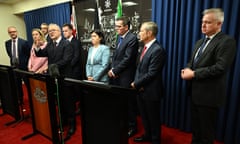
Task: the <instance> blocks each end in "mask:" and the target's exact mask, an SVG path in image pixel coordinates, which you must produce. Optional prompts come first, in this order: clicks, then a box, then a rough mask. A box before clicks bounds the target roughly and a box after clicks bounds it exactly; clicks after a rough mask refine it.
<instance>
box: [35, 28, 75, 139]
mask: <svg viewBox="0 0 240 144" xmlns="http://www.w3.org/2000/svg"><path fill="white" fill-rule="evenodd" d="M48 32H49V36H50V38H51V41H50V42H49V43H48V44H47V46H46V48H45V49H40V48H35V53H36V56H40V57H48V71H49V72H50V73H53V75H55V74H54V73H55V72H57V71H56V70H51V68H54V67H57V69H58V70H59V73H60V75H62V76H64V77H71V76H72V66H71V61H72V57H73V48H72V45H71V44H70V42H69V41H67V40H65V39H63V38H62V36H61V29H60V27H59V26H58V25H57V24H49V27H48ZM54 71H55V72H54ZM56 75H57V73H56ZM68 86H69V84H67V83H64V85H63V89H60V92H62V95H60V106H61V116H62V120H63V124H67V121H69V120H70V119H71V120H73V119H74V118H73V116H74V111H73V112H71V110H69V108H71V107H72V106H71V104H72V103H70V102H71V97H69V96H68V94H67V91H66V90H67V88H68ZM68 124H69V123H68ZM69 130H70V129H69ZM74 132H75V127H74V128H73V129H72V131H71V132H70V131H68V133H67V137H66V138H65V139H69V135H70V136H71V135H72V134H73V133H74Z"/></svg>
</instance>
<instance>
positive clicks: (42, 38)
mask: <svg viewBox="0 0 240 144" xmlns="http://www.w3.org/2000/svg"><path fill="white" fill-rule="evenodd" d="M34 31H36V32H38V33H39V35H40V40H41V41H44V42H46V41H47V40H46V38H45V36H44V34H43V32H42V31H41V30H40V29H39V28H34V29H32V32H34Z"/></svg>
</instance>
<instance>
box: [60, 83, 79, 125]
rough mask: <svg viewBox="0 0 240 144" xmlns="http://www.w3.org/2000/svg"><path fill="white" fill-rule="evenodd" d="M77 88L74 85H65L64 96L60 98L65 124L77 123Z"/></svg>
mask: <svg viewBox="0 0 240 144" xmlns="http://www.w3.org/2000/svg"><path fill="white" fill-rule="evenodd" d="M75 97H76V93H75V87H74V85H72V84H64V87H63V91H62V95H61V96H60V106H61V115H62V119H63V123H65V124H66V122H68V121H69V120H72V121H75V109H76V108H75V107H76V105H75V102H76V98H75Z"/></svg>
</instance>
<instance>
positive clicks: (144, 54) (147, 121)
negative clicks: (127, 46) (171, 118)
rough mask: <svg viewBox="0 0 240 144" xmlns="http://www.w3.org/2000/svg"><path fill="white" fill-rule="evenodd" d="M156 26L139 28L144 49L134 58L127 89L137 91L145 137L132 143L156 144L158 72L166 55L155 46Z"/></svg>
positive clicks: (160, 87)
mask: <svg viewBox="0 0 240 144" xmlns="http://www.w3.org/2000/svg"><path fill="white" fill-rule="evenodd" d="M157 32H158V27H157V24H156V23H154V22H145V23H143V24H142V25H141V28H140V32H139V38H140V41H141V42H143V44H144V48H143V49H142V51H141V54H140V55H139V58H138V66H137V70H136V75H135V78H134V81H133V82H132V83H131V86H132V87H133V88H135V89H137V90H138V92H139V94H138V96H137V102H138V107H139V111H140V115H141V118H142V122H143V126H144V131H145V134H144V135H142V136H141V137H136V138H135V139H134V141H135V142H152V144H160V142H161V140H160V136H161V123H160V100H161V97H162V96H163V91H164V90H163V83H162V70H163V66H164V64H165V60H166V52H165V50H164V49H163V48H162V46H161V45H160V44H159V43H158V42H157V40H156V36H157Z"/></svg>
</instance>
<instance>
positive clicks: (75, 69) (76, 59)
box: [62, 24, 83, 140]
mask: <svg viewBox="0 0 240 144" xmlns="http://www.w3.org/2000/svg"><path fill="white" fill-rule="evenodd" d="M62 32H63V36H64V38H65V39H66V40H67V41H69V42H70V44H71V45H72V48H73V57H72V60H71V67H72V74H71V76H69V78H73V79H77V80H81V79H83V69H82V61H81V60H82V59H81V57H82V54H83V50H82V45H81V43H80V41H79V40H78V39H77V38H76V37H74V36H73V26H72V25H71V24H64V25H63V26H62ZM64 91H65V95H68V99H66V101H65V103H66V105H68V107H66V109H64V111H66V112H65V113H68V123H69V126H70V127H69V130H68V133H67V137H66V138H65V140H67V139H69V138H70V137H71V135H73V134H74V133H75V130H76V118H75V109H76V108H75V105H76V104H75V100H76V97H77V96H78V95H79V94H80V92H81V91H80V90H79V86H77V85H73V84H68V85H66V86H65V88H64Z"/></svg>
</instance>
